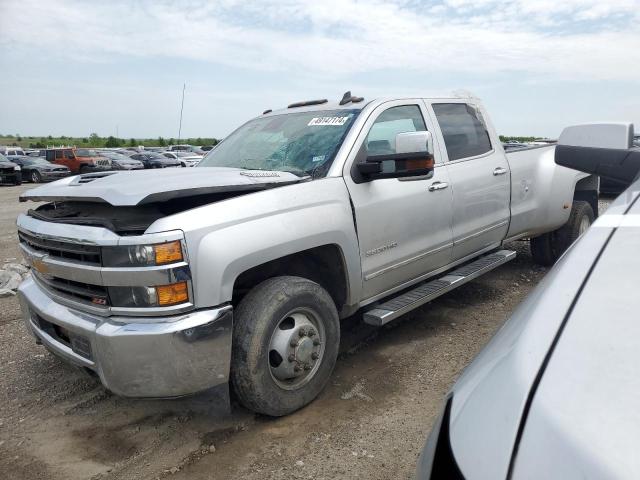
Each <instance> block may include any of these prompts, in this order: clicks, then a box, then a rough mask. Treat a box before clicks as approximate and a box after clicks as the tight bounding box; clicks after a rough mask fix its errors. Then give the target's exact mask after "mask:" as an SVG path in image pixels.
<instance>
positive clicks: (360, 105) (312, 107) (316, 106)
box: [260, 94, 481, 116]
mask: <svg viewBox="0 0 640 480" xmlns="http://www.w3.org/2000/svg"><path fill="white" fill-rule="evenodd" d="M357 98H359V97H357ZM416 98H423V99H426V100H430V101H431V100H438V101H449V102H461V101H467V102H469V101H471V102H473V103H481V100H480V99H479V98H476V97H474V96H473V95H472V94H464V95H462V94H460V95H456V94H454V95H442V96H434V95H428V96H423V95H400V96H395V97H380V98H373V99H371V100H367V99H365V98H363V99H362V100H360V101H358V102H355V103H354V102H348V103H345V104H343V105H340V102H336V101H326V102H322V103H319V102H320V101H319V100H310V101H308V102H309V103H310V104H307V105H305V103H307V102H305V101H300V102H295V103H293V104H291V105H293V106H289V107H284V108H279V109H276V110H271V109H268V110H265V111H264V112H263V114H262V115H260V116H269V115H283V114H287V113H297V112H319V111H326V110H363V109H364V108H365V107H366V106H369V105H371V104H376V105H379V104H382V103H385V102H390V101H395V100H405V99H406V100H412V99H416ZM298 104H299V105H300V106H296V105H298Z"/></svg>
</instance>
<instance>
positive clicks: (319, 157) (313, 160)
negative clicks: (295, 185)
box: [311, 155, 326, 162]
mask: <svg viewBox="0 0 640 480" xmlns="http://www.w3.org/2000/svg"><path fill="white" fill-rule="evenodd" d="M325 156H326V155H318V156H317V157H313V158H312V159H311V161H312V162H321V161H323V160H324V157H325Z"/></svg>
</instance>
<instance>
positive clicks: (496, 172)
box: [493, 167, 507, 177]
mask: <svg viewBox="0 0 640 480" xmlns="http://www.w3.org/2000/svg"><path fill="white" fill-rule="evenodd" d="M505 173H507V169H506V168H502V167H497V168H496V169H495V170H494V171H493V176H494V177H497V176H498V175H504V174H505Z"/></svg>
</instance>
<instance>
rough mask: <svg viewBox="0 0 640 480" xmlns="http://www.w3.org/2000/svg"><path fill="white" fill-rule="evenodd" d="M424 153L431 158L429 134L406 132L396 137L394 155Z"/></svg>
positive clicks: (431, 140)
mask: <svg viewBox="0 0 640 480" xmlns="http://www.w3.org/2000/svg"><path fill="white" fill-rule="evenodd" d="M418 152H425V153H428V154H429V155H431V156H433V136H432V135H431V132H407V133H398V134H397V135H396V153H418Z"/></svg>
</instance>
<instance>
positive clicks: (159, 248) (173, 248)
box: [153, 240, 182, 265]
mask: <svg viewBox="0 0 640 480" xmlns="http://www.w3.org/2000/svg"><path fill="white" fill-rule="evenodd" d="M153 251H154V252H155V257H156V265H163V264H165V263H172V262H179V261H181V260H182V247H181V245H180V240H176V241H174V242H168V243H160V244H159V245H154V246H153Z"/></svg>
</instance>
